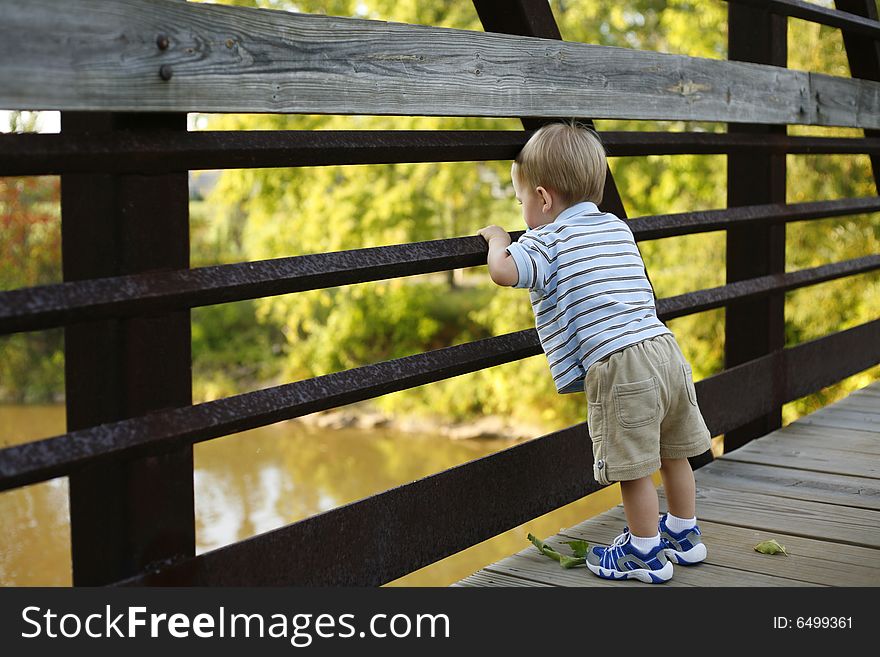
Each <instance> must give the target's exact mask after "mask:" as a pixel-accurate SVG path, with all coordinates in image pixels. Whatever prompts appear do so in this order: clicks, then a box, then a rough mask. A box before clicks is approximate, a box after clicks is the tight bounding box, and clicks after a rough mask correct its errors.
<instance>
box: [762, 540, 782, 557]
mask: <svg viewBox="0 0 880 657" xmlns="http://www.w3.org/2000/svg"><path fill="white" fill-rule="evenodd" d="M755 551H756V552H760V553H761V554H784V555H785V556H788V552H786V551H785V546H784V545H782V544H781V543H779V541H777V540H776V539H775V538H771V539H770V540H769V541H761V542H760V543H758V544H757V545H756V546H755Z"/></svg>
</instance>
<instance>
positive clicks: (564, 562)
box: [559, 554, 587, 568]
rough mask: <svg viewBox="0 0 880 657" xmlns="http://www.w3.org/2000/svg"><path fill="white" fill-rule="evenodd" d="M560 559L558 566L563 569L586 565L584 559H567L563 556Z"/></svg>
mask: <svg viewBox="0 0 880 657" xmlns="http://www.w3.org/2000/svg"><path fill="white" fill-rule="evenodd" d="M561 557H562V558H561V559H560V560H559V565H560V566H562V567H563V568H574V567H575V566H585V565H586V564H587V560H586V559H585V558H584V557H567V556H565V555H564V554H563V555H561Z"/></svg>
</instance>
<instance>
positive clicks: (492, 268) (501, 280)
mask: <svg viewBox="0 0 880 657" xmlns="http://www.w3.org/2000/svg"><path fill="white" fill-rule="evenodd" d="M477 234H478V235H481V236H482V237H483V239H484V240H486V241H487V242H488V243H489V255H488V256H487V257H486V264H487V265H488V266H489V276H490V277H491V278H492V280H493V281H494V282H495V284H496V285H502V286H505V287H510V286H511V285H514V284H516V282H517V281H518V280H519V271H518V270H517V268H516V263H515V262H514V260H513V258H512V257H511V256H510V254H509V253H508V252H507V247H508V246H509V245H510V235H508V233H507V231H506V230H504V229H503V228H501V227H500V226H494V225H493V226H486V227H485V228H481V229H480V230H479V232H478V233H477Z"/></svg>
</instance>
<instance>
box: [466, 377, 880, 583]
mask: <svg viewBox="0 0 880 657" xmlns="http://www.w3.org/2000/svg"><path fill="white" fill-rule="evenodd" d="M695 475H696V480H697V515H698V519H699V523H700V529H701V530H702V532H703V540H704V542H705V543H706V545H707V547H708V549H709V556H708V558H707V559H706V561H705V562H704V563H703V564H700V565H698V566H694V567H691V568H686V567H683V566H676V567H675V575H674V576H673V579H672V580H671V581H670V582H669V583H668V584H667V586H878V585H880V382H875V383H873V384H871V385H869V386H867V387H865V388H862V389H860V390H857V391H856V392H854V393H852V394H850V395H849V396H848V397H847V398H845V399H843V400H841V401H839V402H836V403H834V404H831V405H829V406H826V407H824V408H822V409H821V410H818V411H816V412H815V413H811V414H810V415H807V416H804V417H802V418H800V419H798V420H797V421H795V422H793V423H791V424H789V425H787V426H785V427H783V428H782V429H779V430H777V431H774V432H772V433H770V434H768V435H766V436H764V437H762V438H760V439H758V440H754V441H752V442H751V443H749V444H748V445H746V446H744V447H742V448H740V449H738V450H736V451H734V452H732V453H730V454H726V455H724V456H723V457H721V458H719V459H717V460H716V461H714V462H713V463H711V464H709V465H707V466H705V467H703V468H700V469H699V470H697V471H696V472H695ZM660 493H661V499H660V506H661V511H663V510H665V509H664V503H665V499H664V498H663V496H662V493H663V489H662V488H661V489H660ZM624 524H626V521H625V518H624V514H623V507H622V506H620V505H618V506H617V507H615V508H613V509H611V510H610V511H607V512H606V513H603V514H601V515H598V516H596V517H594V518H591V519H589V520H587V521H585V522H582V523H581V524H579V525H577V526H575V527H571V528H569V529H566V530H562V531H560V533H559V534H557V535H555V536H553V537H550V538H549V539H547V542H548V543H549V544H550V545H551V546H553V547H554V548H555V549H557V550H559V551H560V552H563V553H564V554H570V549H569V546H567V545H561V542H562V541H569V540H572V539H582V540H586V541H589V542H590V543H591V544H603V545H607V544H608V543H610V542H611V541H612V540H613V539H614V537H615V536H616V535H617V534H619V533H620V531H621V529H622V528H623V526H624ZM770 538H775V539H776V540H778V541H779V542H780V543H782V544H783V545H784V546H785V547H786V550H787V552H788V555H789V556H787V557H786V556H784V555H765V554H760V553H758V552H755V550H754V549H753V548H754V546H755V544H756V543H759V542H760V541H763V540H767V539H770ZM523 540H525V537H523ZM453 586H651V585H649V584H642V583H641V582H637V581H634V580H628V581H626V582H611V581H607V580H603V579H600V578H598V577H596V576H594V575H593V574H592V573H590V572H589V571H588V570H587V569H586V568H584V567H576V568H572V569H569V570H565V569H562V568H560V567H559V565H558V564H557V563H555V562H554V561H551V560H550V559H548V558H547V557H545V556H543V555H541V554H539V553H538V551H537V550H536V549H535V548H534V547H532V546H531V545H529V547H527V548H526V549H524V550H522V551H521V552H519V553H518V554H515V555H513V556H510V557H507V558H506V559H504V560H502V561H499V562H498V563H495V564H492V565H491V566H487V567H486V568H484V569H482V570H480V571H479V572H477V573H474V574H473V575H471V576H469V577H467V578H465V579H463V580H461V581H460V582H457V583H456V584H454V585H453Z"/></svg>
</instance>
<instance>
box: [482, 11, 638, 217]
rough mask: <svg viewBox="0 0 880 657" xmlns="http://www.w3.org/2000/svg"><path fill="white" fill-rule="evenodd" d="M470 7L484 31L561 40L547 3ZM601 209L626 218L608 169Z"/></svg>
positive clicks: (532, 124)
mask: <svg viewBox="0 0 880 657" xmlns="http://www.w3.org/2000/svg"><path fill="white" fill-rule="evenodd" d="M473 2H474V8H475V9H476V10H477V14H478V15H479V17H480V22H481V23H482V24H483V29H484V30H486V31H487V32H498V33H499V34H517V35H519V36H530V37H538V38H541V39H556V40H558V41H561V40H562V33H561V32H560V31H559V26H558V25H557V24H556V19H555V18H554V17H553V10H552V9H550V3H549V2H548V1H547V0H516V1H513V2H512V1H511V0H473ZM558 120H559V119H555V118H525V119H522V122H523V127H524V128H525V129H526V130H537V129H538V128H540V127H541V126H542V125H546V124H547V123H552V122H554V121H558ZM579 120H580V121H581V122H582V123H584V124H586V125H588V126H589V127H591V128H594V129H595V126H594V125H593V121H592V119H579ZM602 207H603V208H605V209H606V210H607V211H608V212H613V213H614V214H615V215H617V216H618V217H620V218H621V219H626V209H625V208H624V207H623V201H622V200H621V198H620V193H619V192H618V190H617V185H616V184H615V183H614V177H613V176H612V175H611V169H608V174H607V175H606V176H605V190H604V192H603V199H602Z"/></svg>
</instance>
